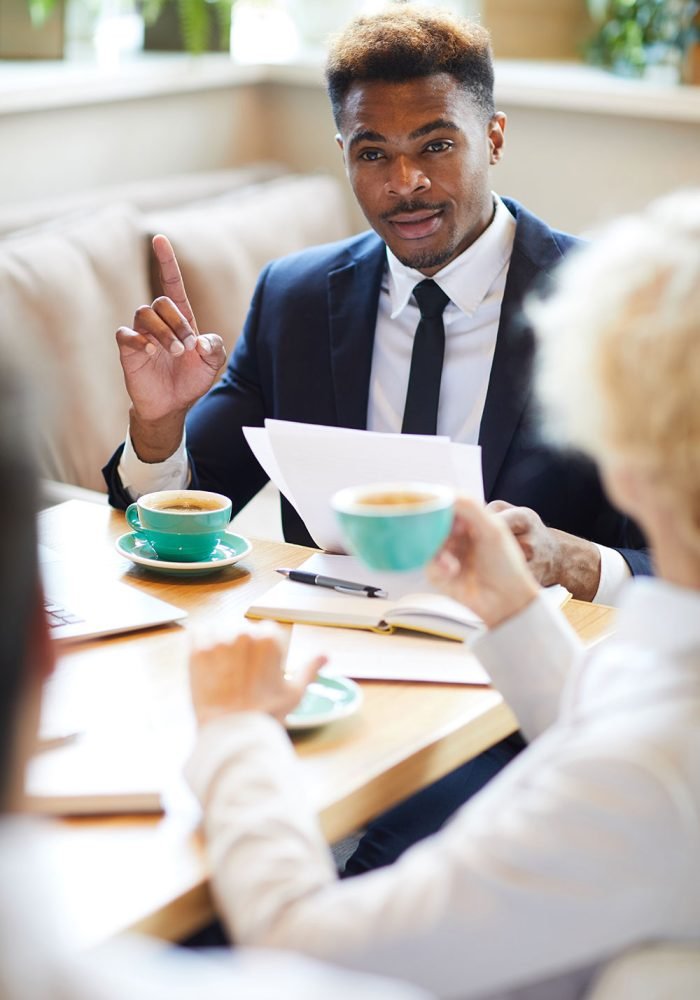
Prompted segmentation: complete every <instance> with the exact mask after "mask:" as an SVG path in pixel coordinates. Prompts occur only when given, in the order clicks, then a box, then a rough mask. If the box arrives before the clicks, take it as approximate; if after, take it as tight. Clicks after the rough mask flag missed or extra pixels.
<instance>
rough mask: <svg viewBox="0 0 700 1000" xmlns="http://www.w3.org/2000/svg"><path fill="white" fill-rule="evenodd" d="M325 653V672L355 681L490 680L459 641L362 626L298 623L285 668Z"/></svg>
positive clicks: (295, 626) (293, 668) (487, 681)
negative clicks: (388, 632)
mask: <svg viewBox="0 0 700 1000" xmlns="http://www.w3.org/2000/svg"><path fill="white" fill-rule="evenodd" d="M319 653H326V654H327V656H328V657H329V661H328V664H327V665H326V666H325V667H324V668H323V670H324V673H329V674H331V675H332V676H336V675H340V676H343V677H354V678H355V680H389V681H429V682H432V683H443V684H489V683H490V681H489V677H488V674H487V673H486V671H485V670H484V668H483V667H482V666H481V664H480V663H479V661H478V660H477V658H476V657H475V656H474V654H473V653H472V652H470V650H469V648H468V647H466V646H465V645H464V643H461V642H447V641H446V640H444V639H433V638H431V637H429V636H422V635H417V634H415V633H413V634H411V635H403V634H400V633H398V632H397V633H394V634H393V635H378V634H377V633H376V632H364V631H361V630H359V629H343V628H332V629H330V628H327V627H324V626H317V625H294V626H293V628H292V636H291V640H290V643H289V652H288V654H287V667H286V669H287V670H288V671H289V672H290V673H294V672H295V671H296V670H298V669H300V668H301V667H302V666H304V664H306V663H308V662H309V661H310V660H312V659H313V658H314V656H317V655H318V654H319Z"/></svg>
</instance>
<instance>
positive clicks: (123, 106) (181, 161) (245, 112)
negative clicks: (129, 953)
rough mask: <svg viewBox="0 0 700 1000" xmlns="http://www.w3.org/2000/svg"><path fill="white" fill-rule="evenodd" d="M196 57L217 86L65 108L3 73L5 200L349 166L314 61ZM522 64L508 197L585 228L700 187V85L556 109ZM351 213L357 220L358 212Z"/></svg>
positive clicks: (582, 94) (497, 184) (0, 169)
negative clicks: (15, 86) (241, 63)
mask: <svg viewBox="0 0 700 1000" xmlns="http://www.w3.org/2000/svg"><path fill="white" fill-rule="evenodd" d="M214 58H215V57H214ZM202 65H203V66H210V67H211V66H214V67H215V70H216V73H217V74H219V78H218V79H217V80H216V82H215V83H212V84H209V83H207V82H206V80H205V81H204V83H203V84H202V82H201V81H200V83H199V84H197V86H196V87H194V86H193V89H190V90H187V89H186V87H185V85H184V84H182V86H181V90H180V91H179V92H176V93H174V92H172V91H171V90H169V89H168V88H165V87H162V88H161V89H162V90H164V91H165V92H160V93H156V92H150V93H147V94H146V95H145V96H141V97H136V96H133V95H129V96H121V95H120V94H118V93H117V94H116V95H115V94H112V95H111V96H109V99H107V97H105V96H104V95H103V96H102V97H101V98H100V99H99V100H98V101H97V102H96V103H85V102H84V100H83V103H81V99H80V97H79V96H76V94H75V93H74V92H73V93H72V96H71V98H70V101H69V106H61V100H60V95H58V96H56V95H55V94H54V95H53V97H52V102H53V104H54V105H55V106H53V107H50V106H45V107H43V108H42V107H41V106H40V105H41V97H40V96H39V97H38V96H37V95H36V94H34V95H33V97H32V100H31V101H30V100H29V99H28V98H27V96H26V94H25V95H24V97H22V95H20V96H19V97H18V98H17V99H16V100H15V101H14V103H13V102H12V101H10V100H8V99H7V98H6V97H5V98H3V96H2V83H3V79H2V73H0V207H1V206H2V204H3V203H4V204H12V203H14V202H16V201H20V200H24V199H31V198H36V197H42V196H55V195H59V194H61V193H74V192H77V191H81V190H83V189H84V188H88V187H96V186H103V185H107V184H116V183H119V182H121V181H131V180H138V179H148V178H153V177H158V176H162V175H166V174H177V173H183V172H188V171H200V170H208V169H217V168H220V167H229V166H234V165H239V164H245V163H250V162H252V161H254V160H259V159H275V160H279V161H281V162H283V163H286V164H287V165H288V166H289V167H290V168H292V169H295V170H300V171H314V170H321V171H329V172H332V173H334V174H336V175H337V176H344V170H343V165H342V159H341V156H340V152H339V150H338V148H337V146H336V144H335V141H334V133H335V129H334V125H333V121H332V117H331V114H330V110H329V107H328V102H327V99H326V96H325V93H324V91H323V86H322V82H321V73H320V70H319V69H318V68H317V67H307V68H305V69H304V68H298V67H297V68H294V67H290V68H284V67H271V68H267V69H265V68H263V69H259V68H258V69H256V70H255V71H254V75H255V78H254V79H252V78H251V72H252V71H251V72H248V73H247V75H246V73H245V72H243V71H241V70H240V69H238V70H237V69H236V68H235V67H232V65H231V63H230V62H228V60H225V59H224V60H223V62H217V63H211V64H208V63H202ZM515 65H516V71H515V76H514V71H513V69H512V67H510V69H508V67H507V64H504V67H505V68H506V69H508V73H507V74H506V73H505V70H504V79H506V80H507V86H504V87H503V88H502V93H501V94H498V105H499V107H501V108H502V109H503V110H505V111H506V112H507V113H508V115H509V125H508V130H507V149H506V156H505V158H504V160H503V162H502V163H501V164H500V165H499V166H498V167H497V168H496V169H495V171H494V178H493V183H494V188H495V189H496V190H498V191H499V192H500V193H503V194H509V195H512V196H513V197H515V198H518V199H519V200H521V201H522V202H523V203H524V204H526V205H527V206H528V207H529V208H530V209H531V210H533V211H534V212H536V213H537V214H539V215H541V216H543V217H544V218H545V219H546V220H547V221H548V222H549V223H551V224H552V225H555V226H558V227H560V228H563V229H566V230H569V231H572V232H581V231H583V230H585V229H586V228H588V227H590V226H591V225H593V224H595V223H596V222H598V221H600V220H601V219H605V218H607V217H609V216H610V215H612V214H616V213H619V212H621V211H626V210H630V209H636V208H639V207H641V206H642V205H643V204H645V203H646V202H647V201H649V200H650V199H651V198H653V197H655V196H656V195H658V194H661V193H663V192H665V191H668V190H671V189H674V188H678V187H683V186H689V185H692V184H696V185H698V184H700V88H688V87H686V88H681V89H680V90H678V89H676V90H673V89H672V88H671V89H670V90H669V91H668V93H662V94H659V93H658V92H652V91H649V95H650V96H649V104H650V108H651V111H650V117H643V116H642V115H643V112H644V101H645V96H644V95H645V93H646V92H645V91H644V90H643V89H641V90H639V91H637V90H635V89H634V88H632V90H631V91H629V92H628V91H627V90H625V91H624V92H623V94H622V98H624V100H623V99H622V98H621V97H620V96H619V95H618V96H617V98H616V100H615V101H613V100H612V99H611V100H610V102H607V98H606V96H605V94H604V93H603V94H602V95H601V93H599V92H597V93H592V97H591V99H590V100H589V99H588V97H587V96H586V91H585V88H584V90H581V89H579V91H578V92H577V94H575V95H574V97H572V100H571V101H570V102H569V103H570V104H571V105H572V106H571V107H557V106H556V104H557V102H558V103H559V104H561V103H562V100H561V94H559V95H558V94H557V93H556V87H555V86H554V85H552V83H551V81H550V82H549V83H548V84H547V87H545V88H544V91H545V97H544V98H543V96H542V88H540V91H537V90H533V94H534V96H533V98H532V100H531V101H530V99H529V97H528V91H527V87H524V88H523V87H519V85H518V79H519V77H518V74H519V73H520V70H518V69H517V64H515ZM3 70H4V67H3ZM207 72H209V71H207ZM204 75H205V76H206V74H204ZM210 75H211V74H210ZM172 76H173V71H172V70H171V77H172ZM498 76H499V71H498V67H497V79H498ZM174 78H175V79H177V80H179V77H177V76H175V77H174ZM596 85H599V81H598V84H596ZM87 86H88V87H89V84H87ZM122 86H123V85H122ZM178 86H180V83H178ZM103 89H104V90H105V94H107V95H109V88H105V87H104V86H103ZM144 89H145V90H147V91H148V88H147V87H144ZM150 90H151V91H153V90H154V88H153V87H151V88H150ZM613 96H614V95H613ZM652 96H653V97H655V100H654V101H652V100H651V97H652ZM593 98H595V100H593ZM3 100H4V104H3ZM48 100H49V98H48V97H47V98H46V103H48ZM608 103H609V104H610V109H608ZM587 104H592V105H593V106H592V107H591V108H588V109H587V107H586V105H587ZM30 105H31V106H32V108H33V109H32V110H29V106H30ZM553 105H554V106H553ZM613 105H614V106H613ZM665 109H668V110H669V113H666V110H665ZM679 109H680V110H679ZM670 112H675V115H676V117H675V119H674V117H673V114H671V113H670ZM680 112H682V114H681V113H680ZM348 199H349V200H351V195H350V193H348ZM355 218H356V224H357V228H358V229H359V228H362V227H363V226H364V225H365V223H364V220H363V218H362V216H361V214H360V213H359V211H357V210H356V215H355Z"/></svg>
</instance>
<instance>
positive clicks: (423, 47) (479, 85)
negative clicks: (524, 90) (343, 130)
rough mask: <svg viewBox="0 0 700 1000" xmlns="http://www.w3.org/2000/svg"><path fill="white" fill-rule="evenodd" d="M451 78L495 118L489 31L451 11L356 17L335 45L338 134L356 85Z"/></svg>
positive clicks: (332, 81)
mask: <svg viewBox="0 0 700 1000" xmlns="http://www.w3.org/2000/svg"><path fill="white" fill-rule="evenodd" d="M436 73H448V74H449V75H450V76H453V77H454V78H455V80H457V81H458V82H459V84H460V85H461V86H462V87H463V88H464V89H465V90H466V91H468V93H469V94H470V96H471V97H472V98H473V100H474V102H475V104H476V106H477V107H478V108H479V109H480V110H481V111H482V112H483V114H484V117H485V119H486V120H488V119H490V118H491V117H492V116H493V114H494V110H495V109H494V103H493V59H492V54H491V42H490V38H489V34H488V32H487V31H486V30H485V28H482V27H481V26H480V25H478V24H475V23H474V22H472V21H468V20H465V19H464V18H459V17H456V16H455V15H453V14H450V13H449V12H448V11H443V10H436V9H428V8H421V7H413V6H404V5H397V6H394V7H391V8H389V9H388V10H384V11H381V12H380V13H378V14H371V15H366V16H361V17H356V18H355V19H354V20H352V21H351V22H350V23H349V24H348V26H347V27H346V28H345V29H344V30H343V31H342V32H341V33H340V34H339V35H337V36H336V37H335V38H334V39H333V40H332V42H331V48H330V51H329V53H328V59H327V62H326V85H327V88H328V96H329V97H330V101H331V106H332V108H333V117H334V118H335V123H336V126H337V127H338V128H340V122H341V117H342V111H343V102H344V100H345V97H346V95H347V92H348V90H349V89H350V87H351V86H352V84H353V83H356V82H357V81H367V80H384V81H388V82H397V83H398V82H401V81H404V80H413V79H415V78H416V77H423V76H433V75H434V74H436Z"/></svg>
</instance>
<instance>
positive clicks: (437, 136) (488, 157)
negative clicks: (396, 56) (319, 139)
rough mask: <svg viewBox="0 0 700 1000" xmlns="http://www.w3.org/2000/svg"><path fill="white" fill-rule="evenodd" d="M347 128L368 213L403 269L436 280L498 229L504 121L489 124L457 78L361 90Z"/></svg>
mask: <svg viewBox="0 0 700 1000" xmlns="http://www.w3.org/2000/svg"><path fill="white" fill-rule="evenodd" d="M340 127H341V134H340V136H339V137H338V142H339V144H340V146H341V148H342V150H343V156H344V159H345V168H346V170H347V174H348V177H349V179H350V183H351V185H352V189H353V191H354V192H355V197H356V198H357V200H358V202H359V204H360V208H361V209H362V211H363V212H364V214H365V216H366V218H367V221H368V222H369V224H370V225H371V226H372V228H373V229H374V230H375V231H376V232H377V233H378V234H379V236H381V238H382V239H383V240H384V242H385V243H387V245H388V246H389V247H390V249H391V250H392V251H393V253H394V254H395V255H396V256H397V257H398V259H399V260H400V261H401V262H402V263H403V264H406V265H408V266H410V267H414V268H416V269H417V270H419V271H421V272H422V273H423V274H426V275H432V274H435V273H436V272H437V271H439V270H440V268H442V267H444V266H445V264H447V263H449V261H451V260H452V259H453V258H454V257H456V256H458V254H460V253H462V251H463V250H466V248H467V247H468V246H470V245H471V244H472V243H473V242H474V240H475V239H477V237H478V236H480V235H481V233H482V232H483V231H484V229H485V228H486V226H487V225H488V224H489V222H490V220H491V216H492V214H493V204H492V199H491V188H490V183H489V176H488V168H489V165H490V164H492V163H496V162H497V161H498V160H499V159H500V156H501V150H502V147H503V130H504V128H505V116H504V115H501V114H496V115H494V117H493V118H492V119H491V121H490V122H488V123H486V122H484V116H483V113H482V112H480V111H479V109H478V108H477V106H476V104H475V103H474V101H473V100H472V99H471V97H470V96H469V94H468V93H467V92H466V91H465V90H463V89H462V88H461V87H460V86H459V84H458V83H457V81H456V80H455V79H454V77H452V76H449V75H448V74H446V73H440V74H436V75H435V76H428V77H418V78H416V79H413V80H406V81H403V82H401V83H388V82H385V81H381V80H376V81H369V82H361V83H355V84H353V86H352V87H351V88H350V90H349V92H348V94H347V96H346V98H345V102H344V104H343V114H342V120H341V123H340Z"/></svg>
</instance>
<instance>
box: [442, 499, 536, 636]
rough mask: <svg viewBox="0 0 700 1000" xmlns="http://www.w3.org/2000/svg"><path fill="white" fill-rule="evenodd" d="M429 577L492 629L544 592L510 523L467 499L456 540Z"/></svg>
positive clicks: (461, 503)
mask: <svg viewBox="0 0 700 1000" xmlns="http://www.w3.org/2000/svg"><path fill="white" fill-rule="evenodd" d="M428 574H429V577H430V579H431V580H432V582H433V583H434V584H435V585H436V586H437V587H439V588H440V590H442V591H443V592H444V593H446V594H448V595H449V596H450V597H453V598H454V599H455V600H457V601H460V602H461V603H462V604H466V605H467V607H470V608H471V609H472V611H475V612H476V613H477V614H478V615H479V616H480V617H481V618H483V620H484V622H485V623H486V624H487V625H488V626H489V627H493V626H495V625H499V624H500V623H501V622H503V621H505V620H506V619H507V618H511V617H512V616H513V615H516V614H517V613H518V612H519V611H522V610H523V608H525V607H526V606H527V605H528V604H529V603H530V602H531V601H532V600H533V599H534V598H535V597H536V596H537V593H538V590H539V587H538V586H537V582H536V581H535V580H534V578H533V576H532V574H531V573H530V572H529V570H528V568H527V565H526V563H525V558H524V556H523V553H522V551H521V549H520V548H519V546H518V545H517V543H516V541H515V539H514V538H513V535H512V533H511V532H510V531H509V530H508V527H507V525H506V524H505V522H504V521H503V520H502V519H501V518H500V517H497V516H496V515H494V514H492V513H489V512H487V511H486V510H485V509H484V508H483V507H481V506H480V505H479V504H477V503H476V502H475V501H474V500H469V499H466V498H463V499H460V500H458V501H457V504H456V506H455V517H454V522H453V524H452V531H451V533H450V537H449V538H448V539H447V541H446V542H445V545H444V547H443V548H442V550H441V551H440V552H439V553H438V555H437V556H436V558H435V559H434V560H433V562H432V563H431V564H430V567H429V569H428Z"/></svg>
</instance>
